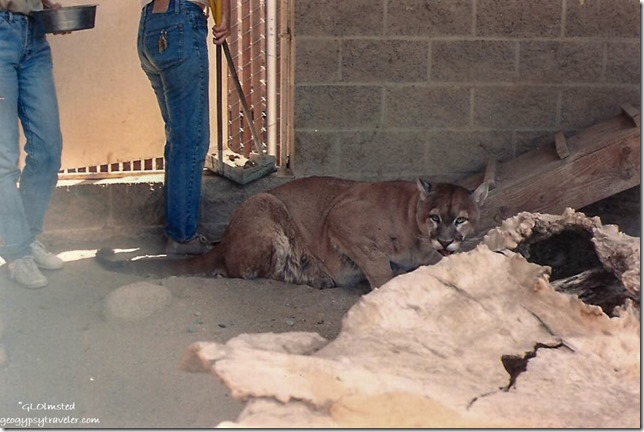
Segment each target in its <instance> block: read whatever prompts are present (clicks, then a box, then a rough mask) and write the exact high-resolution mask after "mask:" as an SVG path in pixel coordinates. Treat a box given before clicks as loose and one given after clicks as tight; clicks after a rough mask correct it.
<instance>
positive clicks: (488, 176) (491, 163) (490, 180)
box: [483, 157, 496, 189]
mask: <svg viewBox="0 0 644 432" xmlns="http://www.w3.org/2000/svg"><path fill="white" fill-rule="evenodd" d="M483 181H484V182H485V183H487V184H488V186H489V187H490V189H494V188H495V187H496V158H493V157H490V158H488V160H487V166H486V167H485V177H483Z"/></svg>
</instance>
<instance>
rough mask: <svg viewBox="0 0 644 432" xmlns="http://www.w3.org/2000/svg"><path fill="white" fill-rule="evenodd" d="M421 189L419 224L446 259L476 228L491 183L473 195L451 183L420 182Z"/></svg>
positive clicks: (417, 214) (417, 215)
mask: <svg viewBox="0 0 644 432" xmlns="http://www.w3.org/2000/svg"><path fill="white" fill-rule="evenodd" d="M416 184H417V185H418V189H419V190H420V199H419V200H418V211H417V213H416V221H417V222H418V227H419V228H420V231H421V234H422V236H423V237H427V238H429V241H430V242H431V244H432V247H434V249H436V250H437V251H438V253H440V254H441V255H443V256H447V255H451V254H453V253H454V252H456V251H458V250H459V249H460V247H461V243H462V242H463V240H464V239H465V238H466V237H467V236H468V235H470V234H471V233H472V232H473V231H474V230H475V229H476V224H477V223H478V219H479V208H480V205H481V204H482V203H483V201H484V200H485V198H486V197H487V193H488V185H487V183H483V184H482V185H481V186H479V187H478V188H477V189H476V190H475V191H473V192H470V191H469V190H467V189H465V188H464V187H461V186H456V185H453V184H448V183H436V184H434V185H432V184H430V183H429V182H428V181H426V180H423V179H418V180H417V181H416Z"/></svg>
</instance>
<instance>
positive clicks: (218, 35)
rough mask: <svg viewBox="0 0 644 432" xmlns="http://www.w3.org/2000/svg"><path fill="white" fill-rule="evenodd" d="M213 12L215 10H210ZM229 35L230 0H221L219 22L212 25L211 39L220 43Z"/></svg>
mask: <svg viewBox="0 0 644 432" xmlns="http://www.w3.org/2000/svg"><path fill="white" fill-rule="evenodd" d="M211 12H212V13H213V14H214V13H215V11H214V10H213V11H211ZM229 35H230V0H221V22H220V23H219V25H214V26H213V27H212V36H213V38H212V41H213V42H214V43H215V44H217V45H221V44H223V43H224V42H225V41H226V38H227V37H228V36H229Z"/></svg>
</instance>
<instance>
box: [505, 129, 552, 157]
mask: <svg viewBox="0 0 644 432" xmlns="http://www.w3.org/2000/svg"><path fill="white" fill-rule="evenodd" d="M557 132H558V129H552V130H531V131H517V132H516V133H515V142H514V149H515V150H514V151H515V155H516V156H521V155H522V154H523V153H527V152H529V151H532V150H536V149H538V148H545V147H544V146H551V148H554V146H555V134H556V133H557Z"/></svg>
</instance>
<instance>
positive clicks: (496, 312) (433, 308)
mask: <svg viewBox="0 0 644 432" xmlns="http://www.w3.org/2000/svg"><path fill="white" fill-rule="evenodd" d="M557 221H559V222H562V223H563V225H566V224H582V225H583V224H586V225H587V226H588V227H590V229H591V230H592V231H593V233H594V237H593V242H596V244H597V250H598V253H599V254H601V256H603V257H605V260H606V261H607V262H612V263H618V264H617V265H616V267H619V269H616V270H615V271H616V273H617V274H618V277H619V278H622V282H623V284H624V286H628V290H629V292H634V293H635V292H636V293H637V295H638V296H639V242H635V241H631V240H630V239H628V238H626V237H623V235H622V234H620V233H618V232H617V231H616V229H613V228H610V227H609V228H606V227H602V226H601V223H599V221H598V220H590V222H589V219H588V218H586V217H585V216H583V215H581V214H579V213H574V212H571V211H567V212H566V213H564V215H563V216H550V215H537V214H534V215H533V214H522V215H519V216H517V217H515V218H512V219H510V220H508V221H505V222H504V223H503V225H502V226H501V227H499V228H497V229H495V230H492V231H490V232H489V233H488V235H487V236H486V237H485V239H484V242H483V244H481V245H479V246H478V247H476V249H474V250H472V251H469V252H465V253H461V254H456V255H453V256H450V257H448V258H445V259H443V260H442V261H441V262H439V263H438V264H436V265H433V266H426V267H421V268H419V269H417V270H416V271H414V272H411V273H408V274H405V275H401V276H398V277H396V278H394V279H393V280H391V281H390V282H389V283H387V284H385V285H384V286H382V287H381V288H380V289H377V290H374V291H373V292H371V293H369V294H367V295H365V296H363V297H362V298H361V299H360V301H358V303H356V305H355V306H354V307H353V308H352V309H351V310H350V311H349V312H348V313H347V315H346V316H345V318H344V320H343V322H342V330H341V332H340V334H339V336H338V337H337V338H336V339H335V340H333V341H331V342H327V341H326V340H324V339H323V338H321V337H320V336H319V335H317V334H315V333H283V334H258V335H241V336H238V337H236V338H234V339H231V340H230V341H228V342H227V343H225V344H217V343H210V342H198V343H195V344H193V345H192V346H191V347H190V348H189V349H188V350H187V352H186V353H185V355H184V358H183V360H182V365H183V367H184V369H186V370H190V371H203V372H210V373H212V374H213V375H215V376H217V377H218V378H219V379H221V380H222V381H223V382H224V383H225V384H226V385H227V386H228V387H229V388H230V390H231V392H232V395H233V396H234V397H235V398H238V399H243V400H246V401H248V403H247V405H246V407H245V409H244V411H243V412H242V413H241V415H240V416H239V418H238V419H237V420H236V421H235V422H224V423H222V424H220V425H219V426H225V427H231V426H239V427H274V428H281V427H318V428H326V427H363V428H365V427H366V428H392V427H396V428H397V427H401V428H402V427H414V428H430V427H440V428H443V427H458V428H464V427H477V428H479V427H480V428H482V427H499V428H501V427H504V428H505V427H529V428H564V427H566V428H639V427H640V372H639V371H640V328H639V327H640V316H639V309H638V308H637V307H636V306H635V304H634V302H632V301H631V300H626V302H625V304H624V305H623V306H622V307H619V308H617V310H616V312H615V316H614V317H612V318H611V317H609V316H607V315H606V314H604V313H603V312H602V309H601V308H599V307H598V306H593V305H588V304H585V303H584V302H582V301H581V300H579V299H578V298H577V297H576V296H573V295H569V294H563V293H559V292H556V291H555V290H554V289H553V288H552V286H551V285H550V283H549V271H550V269H549V268H547V267H543V266H540V265H537V264H533V263H530V262H528V261H527V260H526V259H525V258H524V257H523V256H522V255H520V254H518V253H516V252H513V251H511V249H514V248H516V247H517V245H518V244H520V243H521V241H522V240H524V239H526V238H528V237H530V236H531V235H533V234H534V231H535V227H536V226H541V227H543V226H546V227H551V228H552V229H553V230H555V226H556V224H557V223H559V222H557ZM568 226H569V225H568ZM635 249H636V250H635ZM625 254H626V255H632V256H631V257H628V256H625ZM635 254H636V256H637V265H636V266H635V267H637V269H636V268H635V267H633V266H632V265H633V264H634V263H635V259H634V257H635ZM611 257H612V258H611ZM603 262H604V259H602V263H603ZM635 272H637V278H636V277H635Z"/></svg>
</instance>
